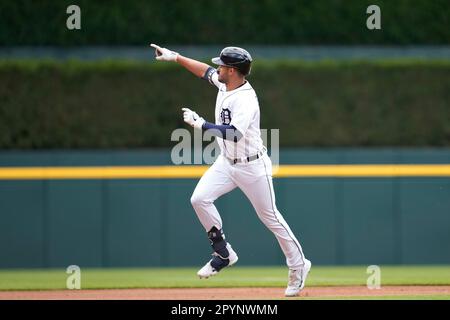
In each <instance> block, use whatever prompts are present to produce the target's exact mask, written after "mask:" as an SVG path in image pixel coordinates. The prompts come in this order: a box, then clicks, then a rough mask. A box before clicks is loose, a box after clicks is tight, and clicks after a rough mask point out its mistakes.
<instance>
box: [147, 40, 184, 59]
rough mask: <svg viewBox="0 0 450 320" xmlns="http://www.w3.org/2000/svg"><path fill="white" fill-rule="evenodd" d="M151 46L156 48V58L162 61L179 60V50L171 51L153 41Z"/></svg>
mask: <svg viewBox="0 0 450 320" xmlns="http://www.w3.org/2000/svg"><path fill="white" fill-rule="evenodd" d="M150 46H151V47H153V48H155V58H156V60H160V61H177V58H178V52H175V51H171V50H169V49H166V48H161V47H160V46H158V45H156V44H154V43H152V44H150Z"/></svg>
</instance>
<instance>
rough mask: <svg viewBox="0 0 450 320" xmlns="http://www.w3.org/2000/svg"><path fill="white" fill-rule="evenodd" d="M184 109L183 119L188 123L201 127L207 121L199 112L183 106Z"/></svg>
mask: <svg viewBox="0 0 450 320" xmlns="http://www.w3.org/2000/svg"><path fill="white" fill-rule="evenodd" d="M181 110H183V120H184V122H186V123H187V124H189V125H191V126H193V127H194V128H197V129H201V128H202V126H203V124H204V123H205V119H203V118H202V117H200V116H199V115H198V114H197V112H195V111H192V110H191V109H189V108H181Z"/></svg>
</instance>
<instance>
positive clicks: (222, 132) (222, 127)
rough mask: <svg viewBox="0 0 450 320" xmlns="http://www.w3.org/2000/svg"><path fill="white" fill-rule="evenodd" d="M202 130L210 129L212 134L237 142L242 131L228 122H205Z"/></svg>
mask: <svg viewBox="0 0 450 320" xmlns="http://www.w3.org/2000/svg"><path fill="white" fill-rule="evenodd" d="M202 129H203V130H210V129H214V130H211V133H212V134H213V135H214V136H217V137H220V138H222V139H225V140H230V141H234V142H238V141H239V140H240V139H241V138H242V133H241V132H240V131H239V130H238V129H236V128H235V127H234V126H230V125H229V124H214V123H211V122H205V123H204V124H203V126H202Z"/></svg>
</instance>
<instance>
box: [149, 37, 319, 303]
mask: <svg viewBox="0 0 450 320" xmlns="http://www.w3.org/2000/svg"><path fill="white" fill-rule="evenodd" d="M151 46H152V47H153V48H155V55H156V60H159V61H173V62H177V63H178V64H180V65H181V66H183V67H184V68H186V69H187V70H189V71H190V72H192V73H193V74H194V75H196V76H197V77H199V78H202V79H204V80H206V81H208V82H209V83H210V84H212V85H214V86H216V87H217V88H218V90H219V91H218V94H217V99H216V107H215V119H214V121H213V122H208V121H206V120H205V119H203V118H202V117H200V116H199V115H198V114H197V113H196V112H195V111H192V110H190V109H188V108H182V111H183V119H184V121H185V122H186V123H188V124H189V125H191V126H193V127H194V128H195V129H198V130H211V131H212V134H213V135H215V136H216V139H217V141H218V143H219V146H220V149H221V153H220V155H219V156H218V158H217V159H216V161H215V162H214V164H213V165H212V166H211V167H210V168H209V169H208V170H207V171H206V172H205V174H204V175H203V176H202V178H201V179H200V181H199V182H198V184H197V186H196V188H195V190H194V193H193V194H192V197H191V203H192V206H193V207H194V210H195V212H196V213H197V216H198V218H199V220H200V222H201V224H202V225H203V227H204V228H205V230H206V232H207V235H208V238H209V240H210V243H211V246H212V249H213V251H214V253H213V258H212V259H211V260H210V261H208V262H207V263H206V265H205V266H204V267H203V268H201V269H200V270H199V271H198V273H197V274H198V276H199V277H200V278H209V277H210V276H213V275H216V274H217V273H218V272H219V271H221V270H222V269H223V268H225V267H229V266H232V265H233V264H235V263H236V262H237V261H238V256H237V254H236V252H235V251H234V250H233V248H232V247H231V245H230V243H229V242H228V241H226V240H225V235H224V232H223V230H222V219H221V217H220V214H219V212H218V211H217V208H216V207H215V206H214V201H215V200H216V199H217V198H219V197H220V196H222V195H223V194H226V193H228V192H230V191H231V190H233V189H235V188H236V187H238V188H239V189H241V190H242V191H243V192H244V194H245V195H246V196H247V198H248V199H249V200H250V202H251V204H252V205H253V207H254V208H255V211H256V213H257V215H258V217H259V218H260V219H261V221H262V222H263V223H264V224H265V225H266V227H267V228H268V229H269V230H270V231H272V232H273V234H274V235H275V237H276V238H277V240H278V243H279V244H280V247H281V249H282V250H283V253H284V255H285V256H286V264H287V266H288V268H289V282H288V285H287V288H286V291H285V295H286V296H296V295H298V293H299V292H300V291H301V290H302V289H303V287H304V285H305V280H306V277H307V275H308V272H309V270H310V268H311V262H310V261H309V260H308V259H306V258H305V255H304V254H303V251H302V247H301V246H300V244H299V242H298V241H297V239H296V237H295V236H294V234H293V233H292V231H291V229H290V228H289V226H288V224H287V223H286V221H285V220H284V218H283V216H282V215H281V213H280V212H279V211H278V209H277V207H276V205H275V193H274V190H273V184H272V162H271V160H270V158H269V156H268V155H267V152H266V148H265V147H264V145H263V142H262V139H261V134H260V128H259V123H260V119H259V118H260V112H259V103H258V98H257V96H256V93H255V91H254V90H253V88H252V86H251V85H250V83H249V82H248V81H247V80H246V77H247V76H248V75H249V74H250V69H251V64H252V57H251V56H250V54H249V53H248V52H247V51H246V50H244V49H242V48H238V47H227V48H224V49H223V50H222V52H221V53H220V56H219V57H217V58H213V59H212V62H213V63H214V64H215V65H217V66H218V67H217V69H215V68H213V67H211V66H209V65H207V64H205V63H202V62H199V61H196V60H193V59H190V58H187V57H184V56H182V55H180V54H179V53H177V52H174V51H171V50H169V49H166V48H161V47H159V46H157V45H155V44H151Z"/></svg>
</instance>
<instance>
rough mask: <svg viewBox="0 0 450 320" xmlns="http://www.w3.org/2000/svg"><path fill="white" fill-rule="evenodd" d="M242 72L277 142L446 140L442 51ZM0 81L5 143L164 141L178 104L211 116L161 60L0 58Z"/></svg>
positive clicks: (198, 88)
mask: <svg viewBox="0 0 450 320" xmlns="http://www.w3.org/2000/svg"><path fill="white" fill-rule="evenodd" d="M152 59H153V58H152V57H150V53H149V61H151V60H152ZM268 79H270V81H268ZM249 81H250V83H251V84H252V86H253V87H254V88H255V90H256V93H257V94H258V99H259V102H260V108H261V128H266V129H275V128H283V130H282V134H281V135H280V146H282V147H306V146H313V147H356V146H364V147H370V146H371V147H373V146H377V147H386V146H391V147H392V146H395V147H401V146H403V147H405V146H406V147H427V146H433V147H443V146H446V147H449V146H450V136H449V133H450V108H449V101H450V60H447V61H445V60H443V61H413V60H406V61H398V60H397V61H395V60H393V61H390V60H388V61H372V62H368V61H366V62H363V61H348V62H337V61H319V62H303V61H282V60H280V61H260V60H258V61H255V64H254V66H253V69H252V74H251V75H250V77H249ZM0 84H2V85H0V102H1V103H0V132H1V133H2V134H1V135H0V148H1V149H12V150H13V149H86V148H87V149H98V148H101V149H116V148H117V149H120V148H127V149H128V148H155V147H172V146H173V145H174V144H175V143H174V142H171V141H170V139H169V138H168V137H170V135H171V133H172V132H173V130H175V129H177V128H188V126H187V125H186V124H185V123H184V122H183V119H182V114H181V108H182V107H190V108H192V109H194V110H195V111H197V112H198V113H199V114H200V115H202V116H203V117H204V118H205V119H207V120H209V121H212V120H213V119H214V103H215V100H216V96H217V88H215V87H213V86H211V85H209V84H208V83H207V82H206V81H203V80H199V79H196V77H194V76H193V75H192V74H190V73H189V72H187V71H185V70H183V68H182V67H181V66H178V65H176V64H170V63H141V62H127V61H101V62H80V61H78V62H77V61H69V62H64V63H63V62H52V61H0Z"/></svg>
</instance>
